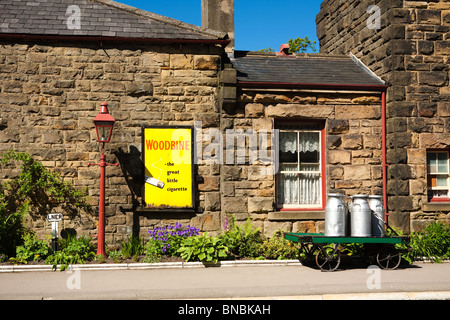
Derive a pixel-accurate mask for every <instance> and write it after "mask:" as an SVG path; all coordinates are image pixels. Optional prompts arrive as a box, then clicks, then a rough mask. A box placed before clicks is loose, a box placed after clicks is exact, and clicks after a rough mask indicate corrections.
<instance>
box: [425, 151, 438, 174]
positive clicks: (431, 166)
mask: <svg viewBox="0 0 450 320" xmlns="http://www.w3.org/2000/svg"><path fill="white" fill-rule="evenodd" d="M427 171H428V173H435V172H437V167H436V153H435V152H428V153H427Z"/></svg>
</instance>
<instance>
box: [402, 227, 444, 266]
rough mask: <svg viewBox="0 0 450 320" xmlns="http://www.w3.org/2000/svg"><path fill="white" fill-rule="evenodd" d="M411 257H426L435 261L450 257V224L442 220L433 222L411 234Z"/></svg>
mask: <svg viewBox="0 0 450 320" xmlns="http://www.w3.org/2000/svg"><path fill="white" fill-rule="evenodd" d="M410 247H411V249H412V250H411V252H410V253H409V260H411V257H413V258H415V257H419V258H421V257H426V258H429V259H431V260H433V261H435V262H440V261H441V260H442V259H446V258H450V226H449V225H447V224H444V223H442V222H437V223H432V224H430V225H428V226H427V227H426V228H424V229H423V230H422V231H419V232H414V233H412V234H411V240H410Z"/></svg>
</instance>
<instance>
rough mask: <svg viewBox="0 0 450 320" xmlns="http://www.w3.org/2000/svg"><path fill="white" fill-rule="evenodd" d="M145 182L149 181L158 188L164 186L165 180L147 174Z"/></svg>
mask: <svg viewBox="0 0 450 320" xmlns="http://www.w3.org/2000/svg"><path fill="white" fill-rule="evenodd" d="M145 183H148V184H150V185H152V186H155V187H157V188H160V189H162V188H164V182H162V181H161V180H158V179H155V178H152V177H149V176H145Z"/></svg>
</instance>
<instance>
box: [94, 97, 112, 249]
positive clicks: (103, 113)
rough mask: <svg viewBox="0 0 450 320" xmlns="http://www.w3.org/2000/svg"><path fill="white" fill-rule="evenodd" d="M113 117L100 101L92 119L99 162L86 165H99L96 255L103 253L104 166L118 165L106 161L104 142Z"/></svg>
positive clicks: (109, 132)
mask: <svg viewBox="0 0 450 320" xmlns="http://www.w3.org/2000/svg"><path fill="white" fill-rule="evenodd" d="M114 122H115V120H114V118H113V117H112V116H111V115H110V114H109V112H108V104H107V103H106V102H102V103H101V104H100V112H99V113H98V115H97V116H96V117H95V119H94V124H95V130H96V132H97V140H98V142H100V143H102V154H101V156H100V163H88V166H100V200H99V205H98V207H99V208H98V239H97V255H103V256H104V257H106V253H105V169H106V166H118V165H119V164H118V163H115V164H111V163H107V162H106V160H105V159H106V158H105V143H107V142H109V141H110V140H111V134H112V130H113V127H114Z"/></svg>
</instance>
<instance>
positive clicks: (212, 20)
mask: <svg viewBox="0 0 450 320" xmlns="http://www.w3.org/2000/svg"><path fill="white" fill-rule="evenodd" d="M202 27H204V28H207V29H211V30H215V31H220V32H225V33H227V34H228V37H229V38H230V40H231V43H230V44H229V45H228V46H227V47H226V51H227V52H232V51H233V50H234V0H202Z"/></svg>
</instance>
